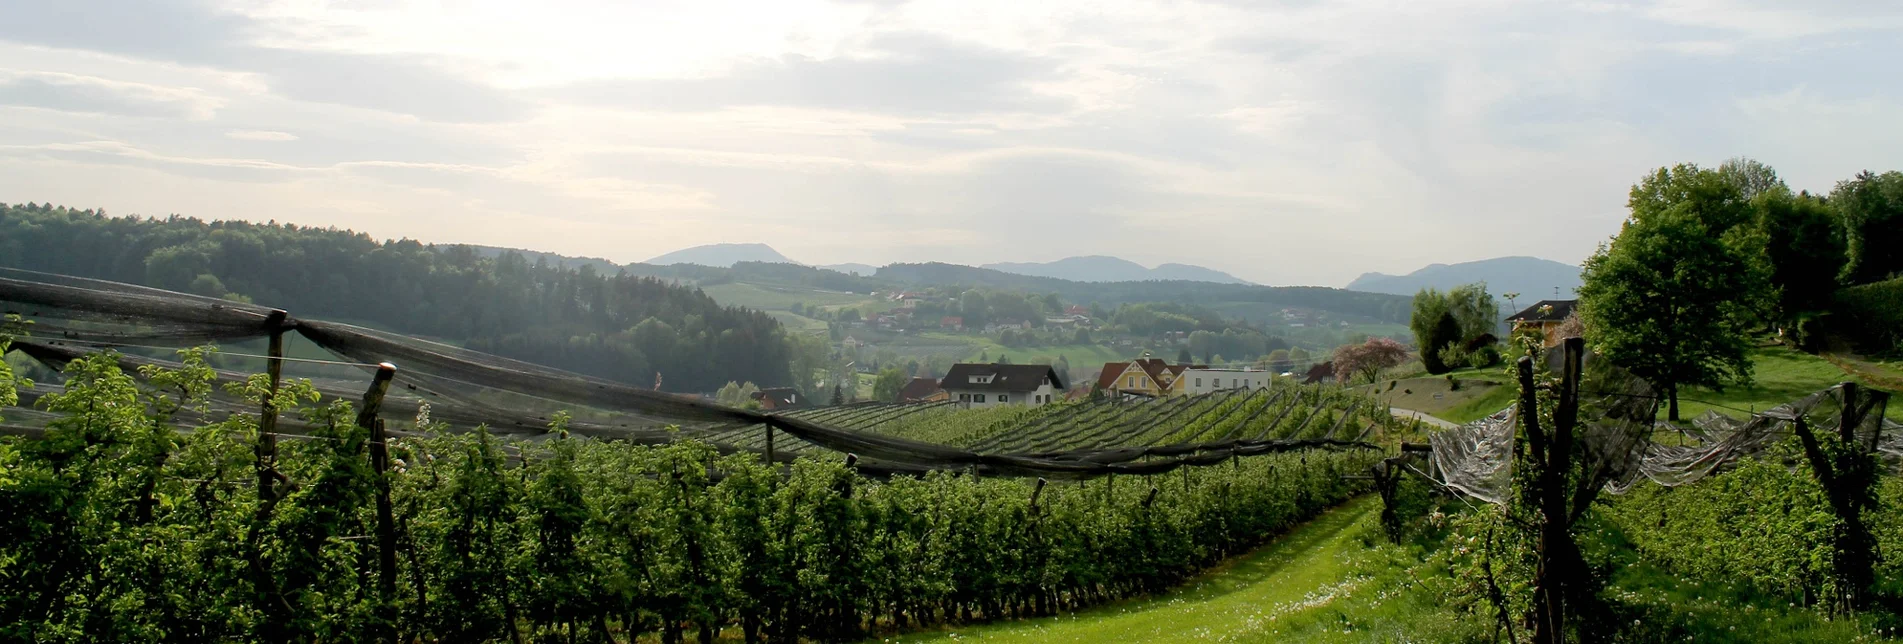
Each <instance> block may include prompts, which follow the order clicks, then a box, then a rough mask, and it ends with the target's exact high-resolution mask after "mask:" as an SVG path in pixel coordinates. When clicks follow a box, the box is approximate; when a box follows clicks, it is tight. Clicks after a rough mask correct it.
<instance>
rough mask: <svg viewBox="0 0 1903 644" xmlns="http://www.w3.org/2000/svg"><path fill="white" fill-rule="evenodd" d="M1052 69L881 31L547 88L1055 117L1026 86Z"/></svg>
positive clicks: (1058, 104)
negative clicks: (805, 49)
mask: <svg viewBox="0 0 1903 644" xmlns="http://www.w3.org/2000/svg"><path fill="white" fill-rule="evenodd" d="M1056 74H1057V71H1056V69H1055V63H1054V62H1053V61H1049V60H1043V59H1040V58H1037V57H1032V56H1025V55H1021V54H1012V53H1008V52H1003V51H998V50H993V49H988V48H984V47H977V46H971V45H965V44H960V43H957V42H954V41H950V40H946V39H943V38H940V37H935V36H931V35H928V34H887V35H883V36H880V37H877V38H875V39H872V41H871V42H869V43H868V45H867V47H866V48H865V49H864V51H861V52H858V53H855V54H854V55H852V56H841V57H834V58H827V59H816V58H810V57H807V56H801V55H787V56H783V57H781V58H778V59H771V60H763V59H753V60H745V61H740V62H738V63H736V64H735V65H733V67H732V68H731V69H729V70H726V71H724V72H722V73H718V74H714V75H709V76H706V77H700V78H670V79H621V80H597V81H588V82H581V83H575V84H571V85H567V86H563V87H557V88H552V89H551V90H550V91H549V94H550V95H551V96H552V97H554V98H557V99H561V100H568V101H575V102H580V103H585V104H591V105H602V106H613V107H619V108H625V109H636V110H662V111H674V112H695V111H705V110H717V109H724V108H738V107H758V106H776V107H803V108H825V109H836V110H847V111H863V112H872V113H879V114H899V115H935V114H968V113H974V112H1018V111H1029V112H1053V111H1062V110H1064V109H1066V108H1068V107H1069V106H1070V104H1071V103H1070V101H1068V100H1066V99H1064V98H1062V97H1058V96H1050V95H1044V94H1040V93H1038V92H1037V91H1036V90H1035V89H1034V88H1033V85H1034V84H1035V83H1037V82H1040V81H1048V80H1051V79H1053V78H1055V77H1056Z"/></svg>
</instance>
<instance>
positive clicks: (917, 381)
mask: <svg viewBox="0 0 1903 644" xmlns="http://www.w3.org/2000/svg"><path fill="white" fill-rule="evenodd" d="M935 393H938V381H937V380H933V379H931V378H913V379H912V380H911V381H910V382H907V383H905V387H904V388H901V389H899V400H900V401H909V400H924V399H925V398H926V397H928V396H931V395H932V394H935Z"/></svg>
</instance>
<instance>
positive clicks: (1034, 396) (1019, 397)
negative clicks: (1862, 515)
mask: <svg viewBox="0 0 1903 644" xmlns="http://www.w3.org/2000/svg"><path fill="white" fill-rule="evenodd" d="M945 393H946V394H948V395H950V396H951V400H956V401H958V402H959V404H962V405H964V406H965V407H966V408H971V409H976V408H979V407H996V406H998V405H1029V406H1031V407H1042V406H1044V405H1048V404H1050V403H1053V402H1056V401H1057V397H1058V396H1059V395H1061V394H1062V393H1063V392H1060V391H1058V390H1057V388H1056V387H1054V386H1052V385H1051V381H1050V379H1049V378H1046V379H1045V380H1044V384H1043V385H1040V386H1039V387H1038V388H1037V389H1036V390H1033V391H1028V392H1023V393H1019V392H1015V391H1007V392H998V391H972V390H970V389H958V388H956V387H946V388H945ZM1001 397H1002V398H1003V399H1002V400H1000V398H1001Z"/></svg>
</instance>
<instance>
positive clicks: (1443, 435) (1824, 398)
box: [1403, 352, 1903, 504]
mask: <svg viewBox="0 0 1903 644" xmlns="http://www.w3.org/2000/svg"><path fill="white" fill-rule="evenodd" d="M1556 360H1557V352H1555V353H1552V354H1549V359H1548V360H1547V363H1548V364H1549V365H1553V364H1556ZM1594 362H1595V361H1594V360H1593V359H1592V357H1591V356H1588V361H1587V363H1586V364H1587V376H1586V387H1585V388H1584V389H1585V391H1584V392H1583V393H1582V396H1581V398H1582V404H1581V411H1580V427H1581V445H1583V446H1584V447H1585V452H1584V456H1585V457H1586V458H1587V459H1588V461H1587V467H1586V469H1585V471H1588V472H1594V473H1595V476H1594V477H1593V480H1591V481H1583V482H1582V484H1583V485H1592V486H1595V487H1603V489H1605V490H1606V491H1609V492H1612V493H1615V494H1618V493H1623V492H1625V491H1626V490H1629V489H1631V488H1632V486H1633V485H1636V484H1637V483H1638V482H1639V481H1641V480H1649V481H1652V482H1654V483H1658V484H1660V485H1665V486H1679V485H1685V484H1689V483H1693V482H1696V481H1698V480H1700V479H1703V478H1705V477H1707V476H1711V475H1712V474H1714V473H1717V472H1720V471H1722V470H1723V469H1724V468H1726V467H1728V466H1731V465H1733V464H1735V463H1737V462H1738V460H1739V459H1742V458H1745V457H1747V456H1751V455H1753V454H1756V453H1759V452H1762V451H1764V450H1765V449H1767V448H1769V447H1771V446H1772V445H1774V444H1776V443H1777V442H1779V441H1781V440H1783V439H1784V438H1786V437H1789V436H1791V435H1792V434H1793V428H1792V425H1793V424H1794V423H1796V422H1797V421H1798V420H1799V419H1803V420H1804V421H1805V422H1807V423H1809V424H1810V425H1809V426H1810V427H1813V428H1815V429H1816V430H1817V431H1818V432H1820V433H1836V432H1837V428H1838V423H1839V422H1841V419H1842V417H1843V414H1842V411H1843V409H1844V404H1845V391H1846V388H1845V387H1844V386H1843V385H1838V386H1834V387H1831V388H1828V389H1825V390H1823V391H1819V392H1816V393H1813V394H1811V395H1809V396H1805V397H1804V398H1802V399H1799V400H1796V401H1793V402H1790V403H1786V404H1783V405H1779V406H1777V407H1775V408H1773V409H1771V410H1769V411H1765V412H1762V413H1755V414H1752V415H1751V416H1750V417H1748V418H1744V419H1739V418H1732V417H1729V416H1725V415H1723V414H1720V413H1718V412H1716V411H1708V412H1706V413H1705V414H1704V415H1702V416H1700V417H1698V418H1697V419H1695V420H1694V421H1692V424H1691V427H1690V428H1682V427H1679V426H1676V425H1673V424H1670V423H1662V422H1660V421H1657V420H1656V417H1657V406H1658V397H1657V396H1656V395H1655V394H1653V393H1652V391H1651V388H1650V386H1649V385H1646V384H1645V382H1644V381H1643V380H1642V379H1639V378H1637V377H1634V376H1631V375H1630V374H1629V373H1626V372H1624V371H1622V370H1618V369H1614V368H1610V367H1608V366H1605V365H1595V364H1594ZM1886 401H1887V396H1885V395H1874V396H1865V397H1863V399H1862V400H1861V401H1859V403H1858V411H1859V412H1860V413H1859V414H1857V415H1856V417H1858V418H1860V419H1861V421H1860V422H1859V424H1858V426H1857V427H1856V428H1855V429H1854V432H1853V435H1854V436H1855V437H1856V439H1857V440H1858V441H1859V442H1860V443H1862V444H1864V446H1865V447H1866V448H1871V449H1874V450H1875V451H1876V452H1877V453H1878V454H1879V455H1880V456H1881V457H1882V458H1883V459H1884V460H1885V461H1886V462H1887V463H1888V465H1889V466H1891V467H1892V468H1897V467H1903V426H1899V425H1898V424H1897V423H1896V422H1894V421H1890V420H1888V419H1886V418H1884V411H1885V410H1884V406H1885V404H1886ZM1518 415H1519V409H1518V408H1517V406H1516V407H1509V408H1507V409H1504V410H1501V411H1500V412H1498V413H1495V414H1493V415H1491V416H1488V417H1486V418H1483V419H1480V420H1477V421H1474V422H1472V423H1468V424H1466V425H1462V426H1460V427H1456V428H1452V429H1448V430H1444V431H1441V432H1437V433H1435V434H1433V435H1431V436H1430V437H1429V439H1428V440H1429V446H1430V449H1429V450H1426V452H1427V453H1425V454H1413V455H1410V456H1408V457H1406V458H1404V459H1403V460H1406V461H1415V460H1416V459H1418V462H1411V463H1409V466H1410V467H1413V468H1415V471H1416V472H1417V473H1418V474H1420V475H1422V476H1425V477H1427V478H1429V479H1431V480H1433V481H1434V482H1436V483H1438V484H1440V485H1442V486H1444V487H1446V488H1447V489H1450V490H1453V491H1455V492H1458V493H1460V494H1462V495H1464V496H1468V497H1471V498H1474V499H1479V500H1482V501H1486V502H1488V503H1495V504H1498V503H1503V502H1504V500H1505V499H1506V496H1507V493H1508V490H1509V489H1510V487H1511V485H1512V478H1513V477H1512V471H1513V458H1514V431H1515V428H1516V426H1517V425H1518V423H1519V417H1518Z"/></svg>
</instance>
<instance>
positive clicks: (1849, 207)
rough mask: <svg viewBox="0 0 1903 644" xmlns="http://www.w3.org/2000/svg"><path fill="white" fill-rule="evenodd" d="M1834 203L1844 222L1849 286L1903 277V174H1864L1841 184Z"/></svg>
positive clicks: (1845, 272) (1833, 192)
mask: <svg viewBox="0 0 1903 644" xmlns="http://www.w3.org/2000/svg"><path fill="white" fill-rule="evenodd" d="M1830 203H1831V204H1832V205H1833V206H1835V207H1836V209H1837V213H1838V216H1839V217H1841V218H1842V219H1843V227H1844V236H1845V241H1846V242H1847V244H1846V251H1847V255H1848V257H1847V260H1848V261H1847V263H1846V264H1845V265H1844V274H1843V277H1844V281H1845V282H1847V283H1850V284H1863V283H1867V282H1875V281H1879V280H1883V279H1886V278H1889V277H1891V276H1893V275H1896V274H1898V273H1903V172H1897V171H1895V170H1891V171H1889V172H1885V173H1883V174H1872V173H1871V172H1869V171H1864V172H1862V173H1860V174H1858V175H1857V177H1856V178H1855V179H1851V180H1849V181H1840V182H1838V183H1837V189H1836V190H1834V191H1832V192H1831V193H1830Z"/></svg>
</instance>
